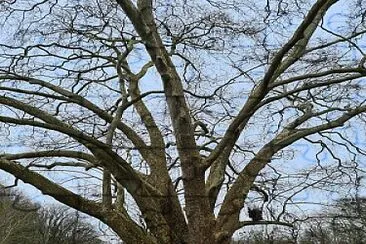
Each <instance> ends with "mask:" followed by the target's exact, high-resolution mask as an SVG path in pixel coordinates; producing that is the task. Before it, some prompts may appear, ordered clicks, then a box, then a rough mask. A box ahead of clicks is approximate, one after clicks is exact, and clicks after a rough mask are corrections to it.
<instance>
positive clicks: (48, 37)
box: [0, 0, 366, 244]
mask: <svg viewBox="0 0 366 244" xmlns="http://www.w3.org/2000/svg"><path fill="white" fill-rule="evenodd" d="M365 7H366V6H365V3H364V2H363V1H358V0H348V1H341V0H340V1H337V0H317V1H300V0H285V1H284V0H278V1H277V0H273V1H270V0H269V1H235V0H231V1H219V0H218V1H212V0H207V1H204V0H203V1H195V2H187V1H155V2H152V1H149V0H137V1H131V0H117V1H107V0H98V1H96V0H95V1H83V0H80V1H67V0H63V1H57V0H42V1H41V0H39V1H36V0H32V1H26V2H24V1H21V2H19V1H2V2H1V3H0V11H1V12H2V15H1V17H0V18H1V21H2V23H3V27H2V33H3V35H2V38H1V48H0V50H1V53H0V92H1V95H0V104H1V108H0V110H1V116H0V122H1V124H0V125H1V127H0V130H1V133H0V135H1V141H2V142H3V143H4V147H2V148H3V149H1V150H3V152H2V153H3V155H2V156H1V158H0V169H2V170H4V171H5V172H8V173H9V174H11V175H13V176H14V177H15V178H16V179H20V180H22V181H23V182H26V183H29V184H31V185H33V186H35V187H36V188H38V189H39V190H40V191H41V192H42V193H43V194H46V195H49V196H52V197H53V198H55V199H56V200H58V201H60V202H62V203H64V204H66V205H68V206H70V207H72V208H75V209H77V210H79V211H81V212H84V213H86V214H88V215H90V216H93V217H95V218H97V219H99V220H101V221H102V222H104V223H105V224H107V225H108V226H109V227H111V228H112V229H113V230H114V231H115V232H116V233H117V234H118V236H119V237H120V238H121V239H122V240H123V241H125V242H126V243H141V244H143V243H197V244H199V243H229V242H230V239H231V237H232V235H233V234H234V232H235V231H237V230H239V229H241V228H242V227H245V226H247V225H253V224H283V225H289V224H288V223H287V220H289V219H290V220H291V218H289V216H290V217H291V211H293V210H294V208H292V209H291V208H289V206H291V205H292V206H294V205H295V204H297V203H298V202H297V200H296V196H297V195H299V194H301V193H304V192H305V193H307V194H308V193H310V194H312V193H314V192H319V191H322V192H327V191H328V192H335V191H336V190H337V191H341V193H342V191H343V193H344V191H347V189H349V188H348V186H349V185H350V184H354V183H355V180H356V179H357V177H358V176H359V175H361V174H362V171H361V170H360V169H361V168H362V167H363V165H362V159H363V158H364V155H365V150H364V148H362V146H364V145H360V144H359V143H357V142H358V141H360V140H361V141H362V140H363V139H364V138H363V137H362V135H364V132H365V130H364V128H365V127H364V122H365V111H366V105H365V101H366V100H365V92H364V91H365V82H364V76H365V75H366V72H365V71H366V70H365V56H364V50H363V49H364V48H363V43H364V39H365V38H364V36H365V32H366V29H365V21H364V16H365ZM334 16H336V17H335V18H334ZM340 128H343V129H342V130H341V129H340ZM356 128H357V129H356ZM356 133H359V134H358V135H357V137H356ZM298 143H302V144H304V143H305V144H306V145H311V150H307V151H306V153H307V154H308V155H312V157H313V159H314V160H313V161H312V162H302V161H300V157H299V153H300V154H301V153H304V152H301V148H300V147H299V144H298ZM325 156H327V157H325ZM340 186H341V187H340ZM98 187H100V188H101V190H100V191H99V190H96V189H98ZM314 201H316V199H315V198H312V197H309V199H308V201H307V202H314ZM250 204H253V205H256V206H257V207H259V208H260V209H263V210H264V211H265V213H264V214H263V216H264V218H265V219H266V220H265V221H244V220H245V213H246V212H247V208H246V205H250ZM290 226H291V225H290Z"/></svg>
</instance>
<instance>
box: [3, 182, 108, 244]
mask: <svg viewBox="0 0 366 244" xmlns="http://www.w3.org/2000/svg"><path fill="white" fill-rule="evenodd" d="M22 243H24V244H25V243H26V244H77V243H84V244H103V243H105V242H103V241H102V240H101V239H99V233H98V232H97V230H96V229H94V228H93V226H92V225H91V224H89V223H87V222H86V221H85V219H83V217H82V216H80V215H79V213H78V212H77V211H74V210H71V209H70V208H67V207H63V206H51V207H47V208H44V207H40V206H39V205H38V204H36V203H34V202H32V201H31V200H29V199H28V198H26V197H24V195H22V194H21V193H18V192H14V191H12V190H8V189H4V188H0V244H22Z"/></svg>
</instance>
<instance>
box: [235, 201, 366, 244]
mask: <svg viewBox="0 0 366 244" xmlns="http://www.w3.org/2000/svg"><path fill="white" fill-rule="evenodd" d="M297 222H298V223H299V226H300V228H299V230H297V231H294V232H292V233H291V232H289V231H288V229H287V230H286V229H281V227H274V228H272V229H271V227H260V228H256V229H251V230H248V231H246V232H244V233H243V234H242V235H241V237H240V238H236V239H234V240H233V241H232V243H231V244H363V243H366V198H364V197H353V198H341V199H339V200H337V201H336V202H335V203H334V204H333V205H332V206H327V207H324V208H323V209H322V210H321V211H319V212H318V213H317V214H316V216H314V217H312V218H307V219H306V220H302V221H300V220H297Z"/></svg>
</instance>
